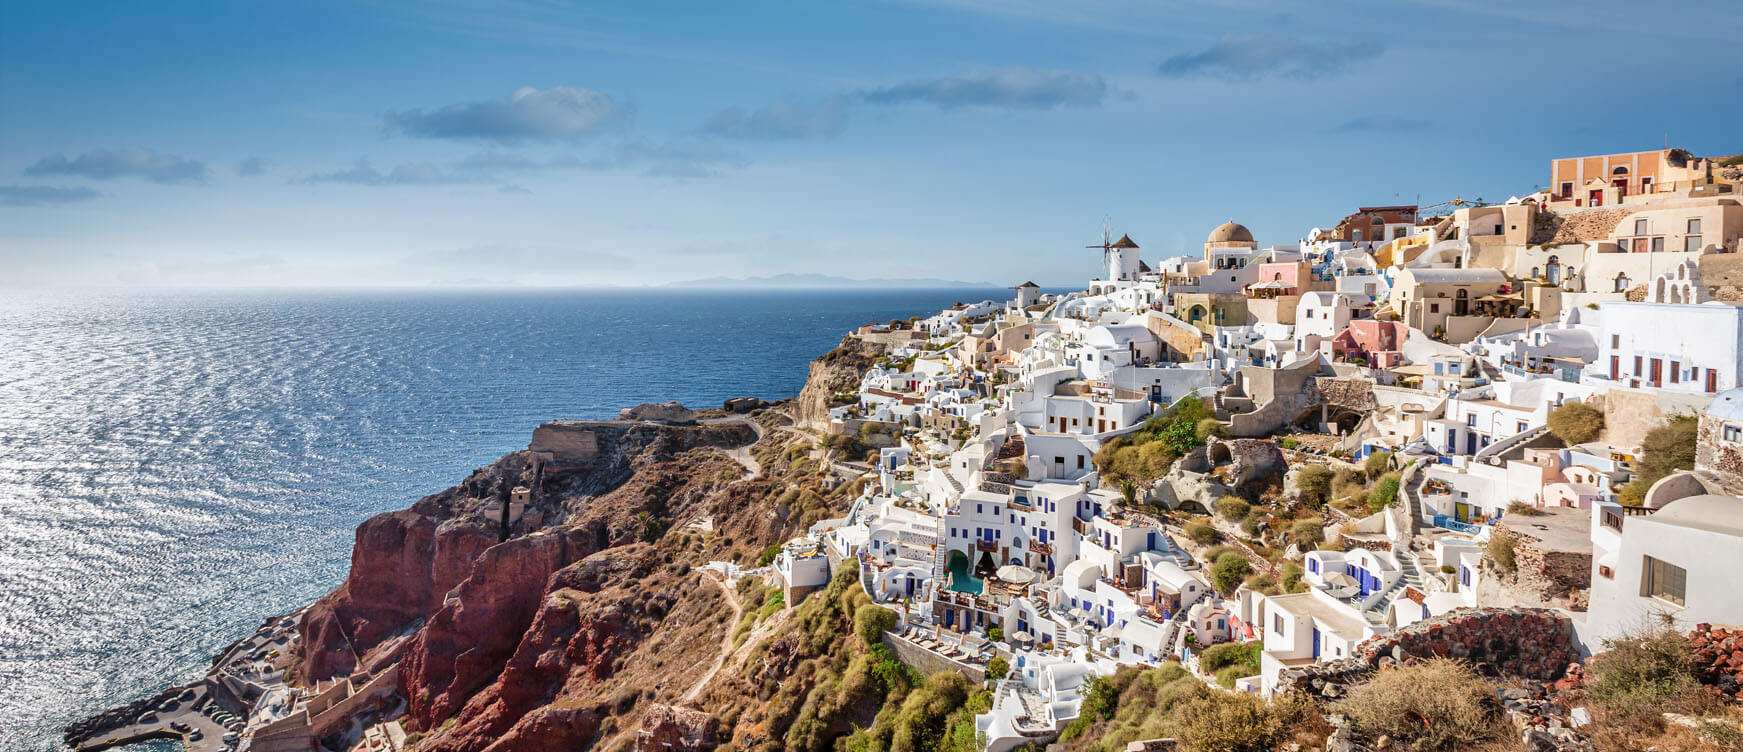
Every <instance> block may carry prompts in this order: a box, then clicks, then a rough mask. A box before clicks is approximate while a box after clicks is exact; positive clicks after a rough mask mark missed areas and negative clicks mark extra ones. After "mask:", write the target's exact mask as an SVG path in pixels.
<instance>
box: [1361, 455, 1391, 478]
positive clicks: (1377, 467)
mask: <svg viewBox="0 0 1743 752" xmlns="http://www.w3.org/2000/svg"><path fill="white" fill-rule="evenodd" d="M1391 467H1392V453H1391V452H1388V451H1384V450H1382V451H1378V452H1375V453H1373V454H1370V455H1368V458H1367V459H1366V460H1363V461H1362V472H1364V473H1367V475H1368V480H1373V479H1375V478H1378V477H1380V476H1381V475H1384V474H1385V472H1386V470H1387V469H1389V468H1391Z"/></svg>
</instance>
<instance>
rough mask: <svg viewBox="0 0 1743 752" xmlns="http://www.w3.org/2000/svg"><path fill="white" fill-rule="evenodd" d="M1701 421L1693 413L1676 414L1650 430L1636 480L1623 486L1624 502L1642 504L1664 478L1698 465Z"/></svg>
mask: <svg viewBox="0 0 1743 752" xmlns="http://www.w3.org/2000/svg"><path fill="white" fill-rule="evenodd" d="M1698 428H1699V421H1698V420H1697V419H1696V418H1695V416H1693V415H1672V416H1670V418H1669V419H1668V420H1666V422H1665V424H1664V425H1662V426H1659V427H1657V428H1654V429H1652V430H1651V431H1647V432H1646V438H1645V439H1643V440H1641V442H1640V461H1639V462H1638V463H1636V464H1637V467H1636V469H1635V470H1636V475H1635V477H1634V480H1631V481H1629V482H1628V484H1627V485H1625V486H1623V487H1622V491H1621V492H1620V496H1621V497H1622V503H1623V504H1627V505H1629V506H1639V505H1640V503H1641V502H1642V501H1645V500H1646V491H1647V490H1648V489H1650V488H1651V487H1652V484H1653V483H1657V482H1658V480H1659V479H1660V478H1663V477H1664V476H1666V475H1669V474H1671V473H1673V472H1676V471H1678V470H1691V469H1693V468H1694V466H1695V440H1696V438H1697V436H1696V433H1697V429H1698Z"/></svg>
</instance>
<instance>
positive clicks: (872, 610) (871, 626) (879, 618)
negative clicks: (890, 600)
mask: <svg viewBox="0 0 1743 752" xmlns="http://www.w3.org/2000/svg"><path fill="white" fill-rule="evenodd" d="M895 626H896V612H894V611H891V610H889V609H887V608H884V607H882V606H873V605H865V606H860V607H859V610H858V611H856V612H854V614H853V633H854V634H855V635H858V636H859V641H860V644H862V645H865V646H866V647H867V648H870V647H871V646H873V645H881V644H883V635H884V633H885V632H888V631H890V630H891V629H894V628H895Z"/></svg>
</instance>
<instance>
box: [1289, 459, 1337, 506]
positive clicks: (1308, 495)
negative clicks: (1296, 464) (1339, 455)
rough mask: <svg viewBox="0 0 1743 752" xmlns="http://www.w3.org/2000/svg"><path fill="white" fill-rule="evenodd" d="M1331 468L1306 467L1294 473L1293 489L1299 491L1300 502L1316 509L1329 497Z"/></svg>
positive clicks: (1317, 465)
mask: <svg viewBox="0 0 1743 752" xmlns="http://www.w3.org/2000/svg"><path fill="white" fill-rule="evenodd" d="M1332 477H1333V474H1332V471H1331V468H1329V467H1326V466H1325V465H1319V464H1314V465H1308V466H1306V467H1303V468H1301V469H1300V470H1298V471H1296V473H1295V487H1296V488H1297V489H1299V490H1300V491H1301V499H1302V501H1305V502H1307V504H1308V505H1309V506H1313V507H1318V506H1319V505H1321V504H1324V503H1325V501H1326V499H1328V498H1330V497H1331V481H1332Z"/></svg>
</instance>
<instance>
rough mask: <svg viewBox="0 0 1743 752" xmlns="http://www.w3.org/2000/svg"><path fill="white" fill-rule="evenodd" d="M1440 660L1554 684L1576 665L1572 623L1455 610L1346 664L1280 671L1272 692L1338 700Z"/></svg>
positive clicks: (1554, 617)
mask: <svg viewBox="0 0 1743 752" xmlns="http://www.w3.org/2000/svg"><path fill="white" fill-rule="evenodd" d="M1432 656H1442V657H1448V658H1458V659H1461V660H1466V661H1469V662H1471V663H1473V664H1475V665H1476V667H1477V670H1478V671H1480V672H1482V673H1484V674H1487V675H1492V676H1517V677H1523V678H1527V679H1533V680H1537V681H1549V680H1553V679H1556V678H1558V677H1560V676H1561V675H1562V673H1563V672H1565V671H1566V670H1567V667H1568V665H1569V664H1572V663H1574V662H1576V661H1578V660H1579V657H1580V651H1579V649H1578V647H1577V646H1576V645H1575V644H1574V637H1573V623H1572V620H1570V619H1569V618H1568V616H1567V615H1566V614H1564V613H1562V612H1560V611H1556V610H1554V609H1546V608H1485V609H1459V610H1457V611H1453V612H1451V613H1447V614H1442V615H1440V616H1437V617H1435V618H1433V619H1427V620H1424V621H1419V622H1417V623H1415V624H1411V625H1409V626H1407V627H1404V628H1403V629H1398V630H1395V631H1392V632H1387V633H1386V634H1383V635H1379V636H1376V637H1372V638H1369V639H1368V640H1367V641H1365V642H1363V643H1362V644H1361V645H1358V646H1357V647H1356V654H1355V655H1354V656H1351V657H1349V658H1344V659H1342V660H1337V661H1329V662H1326V663H1316V664H1313V665H1309V666H1300V667H1296V668H1288V669H1284V670H1283V671H1282V673H1280V674H1279V675H1278V679H1277V691H1278V692H1289V691H1303V692H1308V693H1310V694H1315V695H1320V696H1323V697H1339V696H1341V695H1342V694H1343V693H1344V691H1345V689H1346V688H1347V687H1349V686H1350V685H1352V684H1358V683H1361V682H1362V681H1365V680H1366V679H1367V678H1368V677H1369V676H1370V675H1371V674H1372V673H1373V672H1374V671H1376V670H1378V669H1380V668H1382V667H1385V666H1394V665H1398V664H1402V663H1407V662H1409V661H1410V660H1411V659H1413V658H1428V657H1432Z"/></svg>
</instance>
